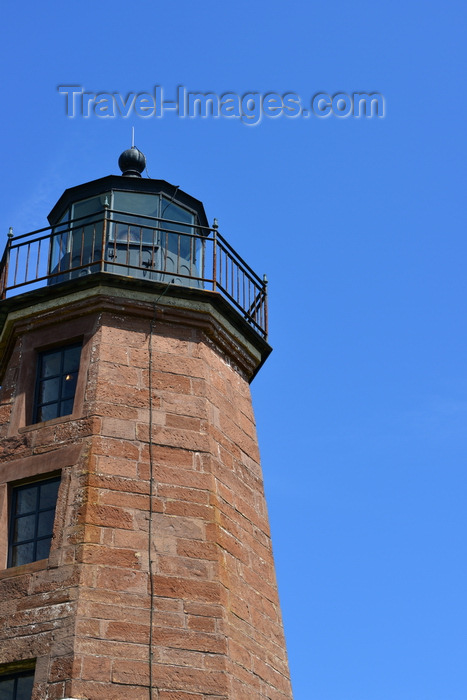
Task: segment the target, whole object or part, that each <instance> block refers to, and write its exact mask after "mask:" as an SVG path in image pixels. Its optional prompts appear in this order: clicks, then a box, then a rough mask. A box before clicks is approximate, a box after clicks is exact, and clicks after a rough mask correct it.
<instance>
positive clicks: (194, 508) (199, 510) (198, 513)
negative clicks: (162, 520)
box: [164, 501, 214, 521]
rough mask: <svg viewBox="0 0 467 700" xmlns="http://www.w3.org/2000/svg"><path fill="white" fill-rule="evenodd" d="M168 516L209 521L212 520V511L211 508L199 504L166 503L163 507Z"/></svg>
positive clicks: (184, 502)
mask: <svg viewBox="0 0 467 700" xmlns="http://www.w3.org/2000/svg"><path fill="white" fill-rule="evenodd" d="M164 510H165V513H167V514H168V515H181V516H184V517H187V518H200V519H202V520H207V521H211V520H212V519H213V518H214V510H213V508H212V507H211V506H204V505H201V504H199V503H187V502H186V501H166V502H165V506H164Z"/></svg>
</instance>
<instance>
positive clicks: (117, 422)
mask: <svg viewBox="0 0 467 700" xmlns="http://www.w3.org/2000/svg"><path fill="white" fill-rule="evenodd" d="M102 435H104V436H108V437H115V438H122V439H123V440H134V439H135V436H136V423H134V422H133V421H127V420H121V419H119V418H108V417H105V418H103V419H102Z"/></svg>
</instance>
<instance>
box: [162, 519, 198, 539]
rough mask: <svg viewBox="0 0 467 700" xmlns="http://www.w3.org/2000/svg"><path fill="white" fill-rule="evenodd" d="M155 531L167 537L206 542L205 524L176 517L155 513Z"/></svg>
mask: <svg viewBox="0 0 467 700" xmlns="http://www.w3.org/2000/svg"><path fill="white" fill-rule="evenodd" d="M153 524H154V531H155V532H157V533H158V534H159V535H162V536H166V537H172V538H173V537H182V538H184V539H189V540H204V532H205V531H204V523H202V522H199V521H196V520H194V519H193V518H185V517H181V516H176V515H169V514H160V513H155V514H154V517H153Z"/></svg>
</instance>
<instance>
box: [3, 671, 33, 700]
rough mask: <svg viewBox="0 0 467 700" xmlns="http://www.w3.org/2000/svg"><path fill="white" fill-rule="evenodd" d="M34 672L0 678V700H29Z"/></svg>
mask: <svg viewBox="0 0 467 700" xmlns="http://www.w3.org/2000/svg"><path fill="white" fill-rule="evenodd" d="M33 684H34V671H23V672H22V673H14V674H12V675H9V676H0V700H31V695H32V686H33Z"/></svg>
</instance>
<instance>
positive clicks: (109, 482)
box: [87, 457, 149, 497]
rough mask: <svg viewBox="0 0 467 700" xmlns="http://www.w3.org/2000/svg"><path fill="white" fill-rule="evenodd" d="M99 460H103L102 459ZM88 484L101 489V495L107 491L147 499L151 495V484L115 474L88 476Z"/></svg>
mask: <svg viewBox="0 0 467 700" xmlns="http://www.w3.org/2000/svg"><path fill="white" fill-rule="evenodd" d="M99 459H102V458H101V457H100V458H99ZM112 459H113V458H112ZM124 461H126V460H124ZM87 482H88V484H89V486H93V487H95V488H99V489H100V491H99V493H103V492H104V489H105V491H117V492H120V491H121V492H124V493H129V494H145V496H146V497H147V495H148V494H149V483H148V482H147V481H142V480H141V479H138V478H136V479H134V478H127V477H126V476H120V475H115V474H110V475H109V474H88V475H87Z"/></svg>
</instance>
